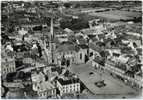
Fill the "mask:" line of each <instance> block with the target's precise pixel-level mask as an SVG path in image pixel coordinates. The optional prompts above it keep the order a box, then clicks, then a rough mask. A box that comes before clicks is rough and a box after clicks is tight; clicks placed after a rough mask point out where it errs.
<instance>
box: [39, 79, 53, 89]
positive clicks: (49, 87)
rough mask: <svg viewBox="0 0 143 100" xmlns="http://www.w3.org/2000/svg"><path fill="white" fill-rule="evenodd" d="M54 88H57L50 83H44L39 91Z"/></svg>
mask: <svg viewBox="0 0 143 100" xmlns="http://www.w3.org/2000/svg"><path fill="white" fill-rule="evenodd" d="M54 88H55V86H54V85H52V84H51V83H50V82H49V81H44V82H42V83H40V85H39V91H46V90H51V89H54Z"/></svg>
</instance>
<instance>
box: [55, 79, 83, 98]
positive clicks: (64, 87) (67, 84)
mask: <svg viewBox="0 0 143 100" xmlns="http://www.w3.org/2000/svg"><path fill="white" fill-rule="evenodd" d="M57 88H58V90H59V91H60V96H62V95H64V94H71V93H72V94H73V93H80V82H79V79H78V78H73V79H67V80H66V79H65V80H64V79H61V78H60V79H58V80H57Z"/></svg>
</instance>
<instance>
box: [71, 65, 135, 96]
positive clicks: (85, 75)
mask: <svg viewBox="0 0 143 100" xmlns="http://www.w3.org/2000/svg"><path fill="white" fill-rule="evenodd" d="M69 70H70V71H71V72H73V73H76V74H77V75H78V76H79V78H80V80H81V81H82V82H83V83H84V84H85V85H86V86H87V88H88V89H89V90H90V91H91V92H92V93H94V94H95V95H100V96H101V95H102V96H103V95H104V97H105V98H106V97H107V98H108V96H109V97H111V96H114V97H115V96H119V95H121V96H126V97H127V96H128V95H132V96H133V95H137V94H138V92H137V91H136V90H134V89H133V88H131V87H129V86H127V85H125V84H124V83H123V82H121V81H119V80H118V79H115V78H113V77H112V76H111V75H109V74H107V73H106V72H104V73H102V79H103V80H104V81H105V83H106V86H105V87H102V88H98V87H97V86H96V85H94V83H95V82H97V81H99V80H100V78H101V77H100V73H99V71H97V70H95V69H94V68H93V67H92V65H91V62H89V63H88V64H81V65H72V66H71V67H70V69H69ZM90 72H93V73H94V74H92V75H89V73H90ZM102 96H101V97H102Z"/></svg>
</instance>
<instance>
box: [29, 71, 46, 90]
mask: <svg viewBox="0 0 143 100" xmlns="http://www.w3.org/2000/svg"><path fill="white" fill-rule="evenodd" d="M31 80H32V89H33V90H34V91H37V90H38V87H37V85H38V84H39V83H41V82H44V81H45V76H44V74H43V73H42V72H38V71H37V72H34V73H32V74H31Z"/></svg>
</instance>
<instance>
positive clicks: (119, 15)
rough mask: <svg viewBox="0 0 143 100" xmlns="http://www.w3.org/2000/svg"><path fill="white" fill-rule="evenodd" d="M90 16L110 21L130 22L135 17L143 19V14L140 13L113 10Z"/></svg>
mask: <svg viewBox="0 0 143 100" xmlns="http://www.w3.org/2000/svg"><path fill="white" fill-rule="evenodd" d="M89 15H94V16H98V17H103V18H106V19H109V20H121V19H123V20H129V19H133V18H134V17H136V18H138V17H141V15H142V14H141V13H140V12H131V11H120V10H113V11H105V12H94V13H90V14H89Z"/></svg>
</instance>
